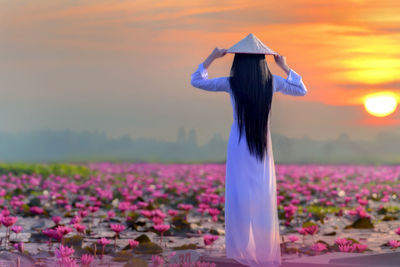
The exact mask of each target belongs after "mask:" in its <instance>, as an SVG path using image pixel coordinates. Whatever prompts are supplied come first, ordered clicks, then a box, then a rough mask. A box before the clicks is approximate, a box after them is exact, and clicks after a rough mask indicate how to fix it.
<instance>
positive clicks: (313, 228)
mask: <svg viewBox="0 0 400 267" xmlns="http://www.w3.org/2000/svg"><path fill="white" fill-rule="evenodd" d="M304 230H305V231H306V232H307V234H310V235H314V234H316V233H317V232H318V225H311V226H308V227H304Z"/></svg>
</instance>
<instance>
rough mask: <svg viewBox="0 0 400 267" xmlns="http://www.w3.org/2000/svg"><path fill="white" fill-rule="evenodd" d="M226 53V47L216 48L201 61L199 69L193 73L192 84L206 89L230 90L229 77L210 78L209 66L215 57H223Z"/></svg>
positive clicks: (215, 90)
mask: <svg viewBox="0 0 400 267" xmlns="http://www.w3.org/2000/svg"><path fill="white" fill-rule="evenodd" d="M225 54H226V49H220V48H215V49H214V50H213V52H212V53H211V54H210V55H209V56H208V57H207V58H206V60H204V62H203V63H200V64H199V66H198V68H197V70H196V71H195V72H194V73H193V74H192V77H191V81H190V83H191V85H192V86H194V87H197V88H200V89H203V90H206V91H214V92H220V91H225V92H228V91H229V88H230V86H229V77H218V78H214V79H208V71H207V68H208V66H210V64H211V63H212V62H213V61H214V59H216V58H219V57H223V56H224V55H225Z"/></svg>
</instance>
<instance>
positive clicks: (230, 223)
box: [191, 48, 307, 267]
mask: <svg viewBox="0 0 400 267" xmlns="http://www.w3.org/2000/svg"><path fill="white" fill-rule="evenodd" d="M271 51H272V50H271ZM226 53H227V50H226V49H220V48H215V49H214V51H213V52H212V53H211V54H210V55H209V56H208V57H207V59H206V60H205V61H204V62H203V63H201V64H199V66H198V69H197V70H196V71H195V72H194V73H193V74H192V77H191V84H192V85H193V86H194V87H197V88H200V89H203V90H207V91H216V92H217V91H225V92H228V93H229V94H230V99H231V104H232V109H233V119H234V121H233V123H232V126H231V131H230V135H229V141H228V149H227V157H226V177H225V245H226V257H227V258H232V259H235V260H236V261H238V262H239V263H241V264H244V265H248V266H251V267H253V266H257V267H258V266H279V265H280V264H281V254H280V253H281V252H280V235H279V220H278V211H277V197H276V179H275V165H274V158H273V152H272V143H271V135H270V129H269V122H270V120H269V118H270V116H269V113H270V109H271V103H272V102H271V101H272V95H273V93H274V92H281V93H283V94H288V95H295V96H303V95H305V94H306V93H307V89H306V87H305V85H304V83H303V82H302V79H301V76H300V75H298V74H297V73H296V72H294V71H293V70H292V69H290V68H289V66H288V65H287V64H286V60H285V57H283V56H280V55H278V54H276V55H274V58H275V62H276V64H277V65H278V66H279V67H281V68H282V70H283V71H284V72H285V73H286V74H287V75H288V78H287V79H284V78H282V77H280V76H277V75H272V74H271V72H270V71H269V69H268V66H267V62H266V60H265V54H262V53H260V54H255V53H252V54H248V53H247V54H246V53H236V54H235V57H234V60H233V64H232V68H231V73H230V77H219V78H214V79H208V72H207V68H208V67H209V66H210V64H211V63H212V62H213V61H214V59H216V58H220V57H223V56H224V55H225V54H226Z"/></svg>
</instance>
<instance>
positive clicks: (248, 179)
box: [225, 114, 281, 267]
mask: <svg viewBox="0 0 400 267" xmlns="http://www.w3.org/2000/svg"><path fill="white" fill-rule="evenodd" d="M270 115H271V114H270ZM269 128H270V127H268V139H267V140H268V143H267V146H268V149H267V154H266V155H265V157H264V161H263V162H259V161H257V159H256V158H255V156H253V155H251V154H250V151H249V150H248V147H247V141H246V133H245V131H243V132H242V138H241V140H240V143H238V138H239V128H238V126H237V121H236V120H234V121H233V123H232V127H231V131H230V135H229V141H228V148H227V158H226V177H225V247H226V257H227V258H231V259H234V260H236V261H238V262H239V263H241V264H244V265H248V266H250V267H269V266H274V267H275V266H280V264H281V250H280V234H279V219H278V210H277V196H276V178H275V164H274V157H273V152H272V143H271V134H270V130H269Z"/></svg>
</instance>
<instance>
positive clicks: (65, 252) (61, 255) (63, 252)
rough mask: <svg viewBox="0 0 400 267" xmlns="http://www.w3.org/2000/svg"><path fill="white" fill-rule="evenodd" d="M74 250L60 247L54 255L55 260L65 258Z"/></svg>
mask: <svg viewBox="0 0 400 267" xmlns="http://www.w3.org/2000/svg"><path fill="white" fill-rule="evenodd" d="M74 252H75V250H74V249H73V248H70V247H67V246H63V245H60V247H59V248H56V249H55V251H54V253H55V254H56V257H57V258H67V257H70V256H71V255H72V254H74Z"/></svg>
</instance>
